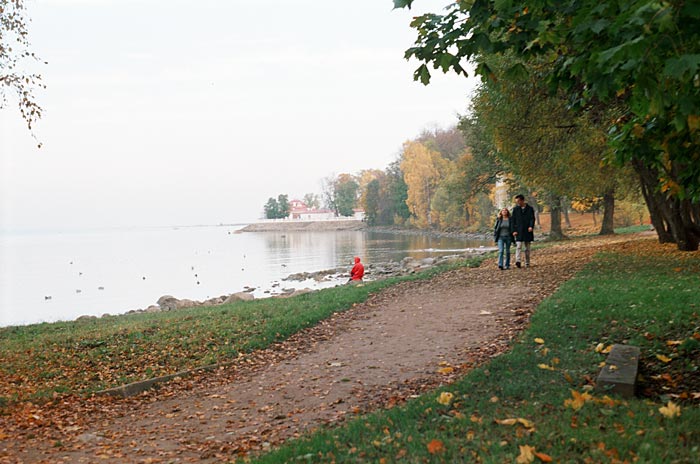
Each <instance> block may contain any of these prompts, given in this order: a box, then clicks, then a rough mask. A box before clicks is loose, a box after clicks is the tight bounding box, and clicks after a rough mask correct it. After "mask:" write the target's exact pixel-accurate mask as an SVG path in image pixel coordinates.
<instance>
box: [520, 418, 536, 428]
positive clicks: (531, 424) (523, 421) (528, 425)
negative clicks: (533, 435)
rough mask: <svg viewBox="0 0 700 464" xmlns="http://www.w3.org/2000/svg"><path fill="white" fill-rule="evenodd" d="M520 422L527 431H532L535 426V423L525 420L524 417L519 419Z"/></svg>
mask: <svg viewBox="0 0 700 464" xmlns="http://www.w3.org/2000/svg"><path fill="white" fill-rule="evenodd" d="M518 422H520V423H521V424H522V425H523V426H524V427H525V428H526V429H531V428H533V427H534V426H535V423H534V422H532V421H530V420H527V419H523V418H522V417H519V418H518Z"/></svg>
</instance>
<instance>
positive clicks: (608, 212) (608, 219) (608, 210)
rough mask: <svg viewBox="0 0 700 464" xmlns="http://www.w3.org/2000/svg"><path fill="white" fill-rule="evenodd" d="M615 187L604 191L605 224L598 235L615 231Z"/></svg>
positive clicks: (610, 233)
mask: <svg viewBox="0 0 700 464" xmlns="http://www.w3.org/2000/svg"><path fill="white" fill-rule="evenodd" d="M614 215H615V188H614V187H612V188H610V189H609V190H607V191H606V192H605V193H603V224H602V225H601V227H600V233H599V234H598V235H612V234H614V233H615V224H614V220H613V219H614Z"/></svg>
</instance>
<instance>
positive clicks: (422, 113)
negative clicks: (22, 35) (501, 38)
mask: <svg viewBox="0 0 700 464" xmlns="http://www.w3.org/2000/svg"><path fill="white" fill-rule="evenodd" d="M416 3H417V5H416V7H415V8H414V9H413V10H412V11H409V10H392V1H391V0H354V1H348V0H345V1H337V0H323V1H320V0H265V1H260V0H228V1H224V0H220V1H213V0H198V1H196V2H183V1H179V0H175V1H173V0H169V1H165V0H139V1H132V0H118V1H117V0H35V1H32V2H29V6H30V12H31V16H32V23H31V27H30V32H31V37H30V40H31V42H32V45H33V49H34V51H35V52H36V53H37V55H39V56H40V58H41V59H43V60H46V61H48V62H49V64H48V65H46V66H43V67H42V68H41V72H42V74H43V78H44V82H45V84H46V85H47V89H46V90H45V91H42V92H40V93H39V102H40V104H41V105H42V106H43V107H44V109H45V113H44V117H43V119H42V120H41V121H40V122H39V123H38V124H37V125H36V130H35V134H36V136H37V138H38V139H39V140H40V141H41V142H42V143H43V147H42V148H41V149H37V148H36V144H37V141H36V140H34V139H33V138H32V137H31V135H30V133H29V132H28V130H27V129H26V125H25V124H24V122H23V121H22V120H21V118H20V116H19V112H18V111H17V109H16V106H15V104H14V102H13V103H12V104H11V105H8V106H7V107H6V108H4V109H2V110H0V131H1V134H0V169H1V172H0V195H1V197H0V221H1V224H0V228H1V229H10V230H14V229H41V228H50V229H63V228H70V229H73V228H81V227H111V226H136V225H187V224H218V223H233V222H239V221H249V220H254V219H256V218H257V217H259V216H260V215H261V211H262V206H263V204H264V203H265V201H266V200H267V198H269V197H271V196H275V197H276V196H277V195H278V194H280V193H287V194H288V195H289V196H290V199H291V198H295V197H302V196H303V195H304V194H305V193H308V192H314V193H320V191H321V187H320V181H321V179H322V178H323V177H326V176H328V175H330V174H333V173H336V174H337V173H342V172H350V173H355V172H357V171H359V170H361V169H368V168H377V169H384V168H385V167H386V166H387V164H388V163H390V162H391V161H392V160H394V159H395V157H396V155H397V153H398V152H399V150H400V148H401V145H402V143H403V142H404V141H405V140H407V139H409V138H413V137H415V136H416V135H418V134H419V133H420V132H421V131H422V130H423V129H425V128H431V127H443V128H444V127H448V126H451V125H453V124H455V123H456V121H457V115H458V114H461V113H464V112H465V111H466V108H467V105H468V98H469V94H470V92H471V90H472V89H473V87H474V82H473V81H472V80H467V79H465V78H463V77H457V76H453V75H443V74H442V73H440V72H437V74H435V76H434V80H433V82H432V83H431V84H430V85H429V86H427V87H425V86H423V85H422V84H419V83H416V82H414V81H413V80H412V73H413V70H414V68H415V67H416V65H417V64H416V62H407V61H406V60H404V59H403V53H404V50H405V49H406V48H408V47H410V46H411V45H412V43H413V41H414V38H415V33H414V31H413V30H412V29H410V28H409V26H408V24H409V22H410V20H411V17H412V16H414V15H416V14H418V13H422V12H424V11H426V10H431V11H439V10H440V9H441V8H442V7H444V5H446V4H447V3H448V1H447V0H418V1H417V2H416Z"/></svg>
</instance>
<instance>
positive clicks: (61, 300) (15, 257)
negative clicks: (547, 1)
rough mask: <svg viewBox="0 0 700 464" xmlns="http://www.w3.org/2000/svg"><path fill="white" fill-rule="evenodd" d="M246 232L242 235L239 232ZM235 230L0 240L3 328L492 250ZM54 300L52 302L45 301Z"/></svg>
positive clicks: (401, 239)
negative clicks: (301, 275) (364, 266)
mask: <svg viewBox="0 0 700 464" xmlns="http://www.w3.org/2000/svg"><path fill="white" fill-rule="evenodd" d="M240 227H242V226H240ZM236 229H237V227H224V226H218V227H180V228H172V227H171V228H143V229H120V230H106V231H98V232H82V233H53V234H48V233H46V234H37V233H35V234H5V235H0V326H7V325H20V324H30V323H35V322H44V321H48V322H50V321H57V320H71V319H75V318H77V317H79V316H81V315H96V316H99V315H102V314H105V313H109V314H119V313H124V312H126V311H129V310H131V309H139V308H146V307H147V306H149V305H151V304H155V302H156V301H157V300H158V298H159V297H160V296H162V295H173V296H175V297H177V298H188V299H192V300H205V299H208V298H211V297H214V296H219V295H224V294H230V293H235V292H238V291H241V290H243V287H245V286H250V287H255V288H256V291H255V292H254V294H255V295H256V297H262V296H264V295H265V293H264V292H265V290H273V291H274V290H275V287H273V284H275V283H279V286H278V287H276V288H277V289H279V288H289V287H296V288H303V287H310V288H320V287H323V286H330V285H335V284H337V283H338V282H330V283H328V282H326V283H322V284H318V283H316V282H313V281H306V282H287V281H282V280H281V279H283V278H284V277H286V276H287V275H289V274H292V273H296V272H302V271H306V272H312V271H319V270H323V269H332V268H336V267H339V266H347V268H348V270H349V269H350V267H351V265H352V258H353V257H354V256H361V257H362V260H363V262H365V263H372V262H375V263H378V262H387V261H391V260H394V261H399V260H401V259H402V258H403V257H405V256H414V257H416V258H423V257H428V256H441V255H447V254H456V253H460V252H462V251H464V250H465V249H467V248H475V247H479V246H481V245H485V246H491V245H492V244H491V243H490V242H480V241H468V240H463V239H454V238H439V239H436V238H431V237H423V236H409V235H394V234H387V233H376V232H358V231H346V232H284V233H277V232H266V233H234V232H235V231H236ZM47 297H50V299H47Z"/></svg>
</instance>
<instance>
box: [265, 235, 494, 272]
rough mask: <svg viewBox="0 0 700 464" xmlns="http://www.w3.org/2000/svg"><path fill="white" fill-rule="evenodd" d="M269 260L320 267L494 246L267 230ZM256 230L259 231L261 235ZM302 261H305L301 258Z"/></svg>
mask: <svg viewBox="0 0 700 464" xmlns="http://www.w3.org/2000/svg"><path fill="white" fill-rule="evenodd" d="M258 234H259V235H260V236H262V237H263V238H264V242H265V245H266V247H267V260H268V261H269V262H270V263H272V264H276V265H279V264H291V263H294V265H293V267H295V268H298V267H300V264H302V263H303V265H302V266H301V267H305V270H306V271H318V270H322V269H330V268H335V267H338V266H346V265H350V264H351V263H352V259H353V257H354V256H360V257H361V258H362V260H363V262H365V263H382V262H389V261H400V260H401V259H403V258H404V257H406V256H411V257H414V258H417V259H421V258H427V257H439V256H445V255H451V254H461V253H464V252H465V251H467V250H469V249H475V248H480V247H484V246H492V245H493V244H492V243H491V242H490V241H484V240H469V239H464V238H455V237H430V236H425V235H398V234H392V233H388V232H367V231H337V232H284V233H281V232H263V233H258ZM258 234H256V235H258ZM300 261H301V262H300Z"/></svg>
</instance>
